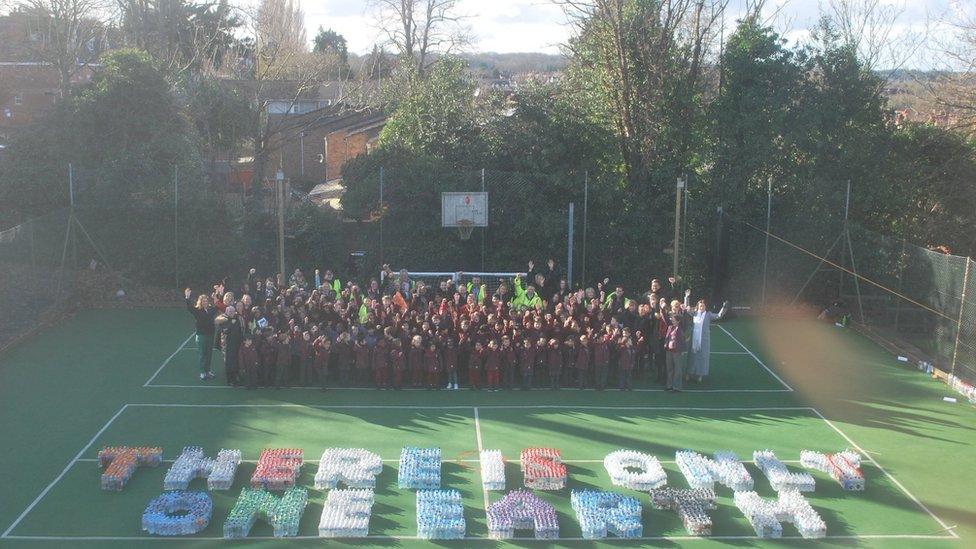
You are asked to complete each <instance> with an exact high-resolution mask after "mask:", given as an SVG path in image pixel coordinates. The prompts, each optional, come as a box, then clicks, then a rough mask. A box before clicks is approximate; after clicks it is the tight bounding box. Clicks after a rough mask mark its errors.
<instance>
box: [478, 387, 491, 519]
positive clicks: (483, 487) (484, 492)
mask: <svg viewBox="0 0 976 549" xmlns="http://www.w3.org/2000/svg"><path fill="white" fill-rule="evenodd" d="M474 433H475V437H476V438H477V439H478V461H479V463H480V461H481V452H482V451H483V450H484V449H485V445H484V444H482V442H481V417H480V416H479V415H478V407H477V406H475V407H474ZM480 474H481V472H480V471H479V476H480ZM483 480H484V479H482V483H481V493H482V494H483V495H484V498H485V512H486V513H487V512H488V505H489V502H488V489H487V488H485V483H484V481H483Z"/></svg>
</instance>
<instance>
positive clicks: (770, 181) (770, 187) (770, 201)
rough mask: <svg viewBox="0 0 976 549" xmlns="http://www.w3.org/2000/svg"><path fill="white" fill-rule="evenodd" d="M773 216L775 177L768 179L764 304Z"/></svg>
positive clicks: (764, 301)
mask: <svg viewBox="0 0 976 549" xmlns="http://www.w3.org/2000/svg"><path fill="white" fill-rule="evenodd" d="M772 217H773V177H772V176H770V177H769V179H768V180H767V181H766V251H765V252H764V253H763V282H762V304H763V306H764V307H765V306H766V282H767V280H768V278H767V277H768V274H767V271H768V268H769V231H770V229H771V223H772Z"/></svg>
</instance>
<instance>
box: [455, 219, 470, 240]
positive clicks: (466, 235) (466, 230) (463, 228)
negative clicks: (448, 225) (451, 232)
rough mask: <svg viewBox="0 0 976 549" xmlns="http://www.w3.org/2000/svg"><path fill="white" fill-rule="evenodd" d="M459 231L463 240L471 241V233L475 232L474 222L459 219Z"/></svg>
mask: <svg viewBox="0 0 976 549" xmlns="http://www.w3.org/2000/svg"><path fill="white" fill-rule="evenodd" d="M457 229H458V235H459V236H460V237H461V240H470V239H471V233H473V232H474V221H471V220H470V219H458V220H457Z"/></svg>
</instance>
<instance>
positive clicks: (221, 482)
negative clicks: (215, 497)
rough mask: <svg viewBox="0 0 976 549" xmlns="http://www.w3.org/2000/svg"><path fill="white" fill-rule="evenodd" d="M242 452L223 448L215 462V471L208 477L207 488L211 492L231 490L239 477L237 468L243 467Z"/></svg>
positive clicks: (211, 471)
mask: <svg viewBox="0 0 976 549" xmlns="http://www.w3.org/2000/svg"><path fill="white" fill-rule="evenodd" d="M241 457H242V456H241V451H240V450H237V449H233V450H228V449H224V448H222V449H221V450H220V451H219V452H217V459H215V460H214V462H213V469H211V470H210V475H209V476H208V477H207V488H208V489H210V490H230V487H231V486H233V485H234V477H235V476H237V468H238V467H240V466H241Z"/></svg>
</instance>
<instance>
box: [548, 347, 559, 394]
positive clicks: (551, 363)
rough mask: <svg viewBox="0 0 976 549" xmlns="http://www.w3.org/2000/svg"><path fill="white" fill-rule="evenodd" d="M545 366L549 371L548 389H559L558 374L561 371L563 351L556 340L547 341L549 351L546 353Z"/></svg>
mask: <svg viewBox="0 0 976 549" xmlns="http://www.w3.org/2000/svg"><path fill="white" fill-rule="evenodd" d="M546 366H547V367H548V369H549V387H550V388H551V389H552V390H554V391H555V390H557V389H559V374H561V373H562V369H563V349H562V345H560V344H559V340H558V339H550V340H549V351H548V352H547V353H546Z"/></svg>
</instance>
